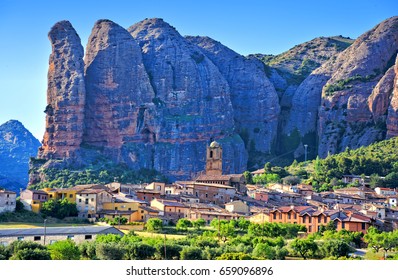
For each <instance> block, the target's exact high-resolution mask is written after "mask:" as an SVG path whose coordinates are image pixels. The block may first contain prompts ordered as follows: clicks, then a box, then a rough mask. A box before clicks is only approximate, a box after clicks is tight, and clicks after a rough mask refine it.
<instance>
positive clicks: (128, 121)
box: [83, 20, 154, 161]
mask: <svg viewBox="0 0 398 280" xmlns="http://www.w3.org/2000/svg"><path fill="white" fill-rule="evenodd" d="M84 63H85V80H86V107H85V133H84V138H83V142H84V143H85V144H86V145H90V146H95V147H101V148H104V153H105V154H106V155H108V156H110V157H112V158H114V160H116V161H121V160H122V158H121V157H122V155H121V150H122V149H121V148H122V146H123V145H124V144H126V143H131V142H143V143H148V142H153V139H152V138H153V135H152V134H153V131H152V130H153V127H152V126H153V115H154V112H153V109H154V105H153V103H152V99H153V97H154V92H153V90H152V86H151V84H150V82H149V78H148V75H147V73H146V71H145V67H144V64H143V62H142V55H141V50H140V47H139V46H138V44H137V43H136V41H135V40H134V39H133V38H132V37H131V35H130V34H129V33H128V32H127V30H126V29H124V28H122V27H121V26H119V25H117V24H116V23H114V22H112V21H109V20H99V21H97V22H96V23H95V25H94V27H93V29H92V32H91V35H90V37H89V39H88V43H87V47H86V55H85V60H84Z"/></svg>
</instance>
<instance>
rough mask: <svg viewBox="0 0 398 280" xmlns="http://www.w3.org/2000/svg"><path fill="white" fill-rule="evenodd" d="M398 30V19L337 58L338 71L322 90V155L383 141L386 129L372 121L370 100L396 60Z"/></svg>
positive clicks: (320, 130) (320, 145)
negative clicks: (368, 103) (368, 102)
mask: <svg viewBox="0 0 398 280" xmlns="http://www.w3.org/2000/svg"><path fill="white" fill-rule="evenodd" d="M397 31H398V17H393V18H390V19H388V20H385V21H384V22H382V23H380V24H379V25H377V26H376V27H374V28H373V29H372V30H370V31H368V32H366V33H364V34H363V35H362V36H360V37H359V38H358V39H357V40H356V41H355V42H354V44H352V45H351V46H350V47H349V48H348V49H347V50H345V51H344V52H342V53H341V54H340V55H339V56H338V57H337V58H336V62H334V63H333V64H334V69H336V71H335V72H334V73H333V75H332V77H331V78H330V79H329V80H328V81H327V83H326V85H325V86H324V87H323V89H322V102H321V108H320V110H319V122H318V135H319V147H318V154H319V155H320V156H326V155H327V153H328V152H331V153H337V152H339V151H342V150H343V149H345V147H350V148H358V147H360V146H366V145H369V144H371V143H372V142H374V141H376V140H381V139H383V133H385V130H384V131H383V129H381V128H379V127H377V126H376V125H375V124H374V122H373V121H371V116H372V114H371V112H370V110H369V107H368V106H367V100H368V98H369V96H370V95H371V94H372V91H373V88H375V87H376V85H377V84H378V83H379V81H380V79H381V78H382V77H383V76H384V74H385V72H386V71H387V70H388V69H389V68H390V67H391V65H392V64H393V62H394V60H395V57H396V54H397V51H398V32H397Z"/></svg>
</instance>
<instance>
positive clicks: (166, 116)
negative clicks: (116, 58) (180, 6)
mask: <svg viewBox="0 0 398 280" xmlns="http://www.w3.org/2000/svg"><path fill="white" fill-rule="evenodd" d="M128 30H129V32H130V34H131V35H132V36H133V37H134V38H135V39H136V40H137V42H138V43H139V45H140V47H141V50H142V53H143V60H144V65H145V68H146V71H147V72H148V75H149V77H150V81H151V84H152V87H153V90H154V93H155V98H154V99H153V102H154V103H155V105H156V111H157V117H156V120H155V129H156V130H155V136H156V144H155V150H154V153H155V155H154V158H155V160H154V161H155V162H154V168H155V169H156V170H159V171H161V172H167V173H172V174H175V175H178V174H182V173H185V174H187V173H188V172H189V173H196V172H199V171H201V170H204V168H203V166H204V163H205V154H206V146H207V145H208V143H209V140H210V139H217V141H219V142H220V143H222V145H223V150H224V151H225V154H224V155H225V157H224V171H225V172H227V173H233V172H241V171H243V170H244V169H245V168H246V162H247V153H246V151H245V148H244V143H243V141H242V140H241V138H240V137H239V135H237V134H235V132H234V119H233V108H232V104H231V100H230V89H229V86H228V83H227V81H226V80H225V79H224V77H223V76H222V75H221V73H220V71H219V69H218V68H217V67H216V66H215V65H214V64H213V63H212V61H211V60H210V59H208V58H207V56H206V55H205V54H203V52H202V51H201V50H200V49H199V48H198V47H197V46H195V45H193V44H192V43H190V42H189V41H187V40H186V39H185V38H184V37H182V36H181V35H180V34H179V33H178V32H177V31H176V30H175V28H173V27H171V26H170V25H169V24H167V23H166V22H164V21H163V20H162V19H147V20H144V21H141V22H139V23H137V24H135V25H133V26H131V27H130V28H129V29H128ZM195 161H198V163H195Z"/></svg>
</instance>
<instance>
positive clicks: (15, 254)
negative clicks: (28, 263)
mask: <svg viewBox="0 0 398 280" xmlns="http://www.w3.org/2000/svg"><path fill="white" fill-rule="evenodd" d="M7 249H8V250H9V254H11V255H12V256H11V258H10V260H51V256H50V253H49V252H48V250H47V247H45V246H43V245H41V244H38V243H35V242H33V241H14V242H12V243H11V244H10V245H9V248H7Z"/></svg>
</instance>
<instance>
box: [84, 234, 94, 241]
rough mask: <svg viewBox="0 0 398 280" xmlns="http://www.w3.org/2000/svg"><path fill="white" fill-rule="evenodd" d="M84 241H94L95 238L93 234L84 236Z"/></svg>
mask: <svg viewBox="0 0 398 280" xmlns="http://www.w3.org/2000/svg"><path fill="white" fill-rule="evenodd" d="M84 239H85V240H91V239H93V236H92V235H91V234H87V235H85V236H84Z"/></svg>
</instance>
